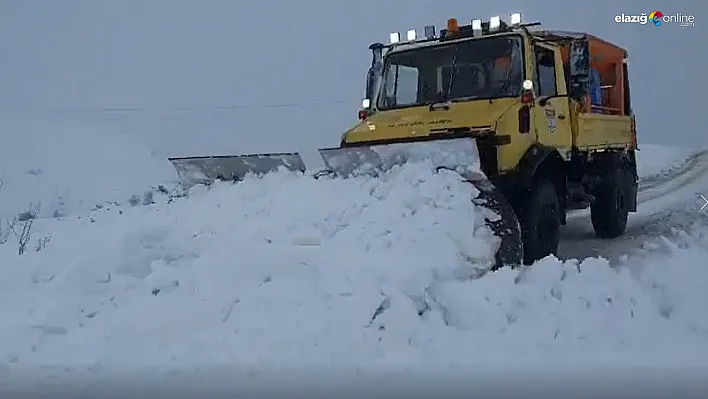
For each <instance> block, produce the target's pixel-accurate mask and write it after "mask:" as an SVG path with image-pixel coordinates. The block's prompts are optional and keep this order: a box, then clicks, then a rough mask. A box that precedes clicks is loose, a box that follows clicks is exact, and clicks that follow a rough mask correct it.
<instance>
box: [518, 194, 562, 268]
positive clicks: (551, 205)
mask: <svg viewBox="0 0 708 399" xmlns="http://www.w3.org/2000/svg"><path fill="white" fill-rule="evenodd" d="M522 201H523V202H524V203H523V205H522V207H521V212H520V213H519V219H520V222H521V237H522V239H523V242H524V264H525V265H530V264H532V263H533V262H535V261H537V260H539V259H542V258H545V257H546V256H548V255H555V254H557V253H558V243H559V242H560V216H561V209H560V203H559V201H558V194H557V192H556V188H555V186H553V184H552V183H551V182H549V181H546V180H541V181H538V182H537V183H536V184H535V186H534V188H533V189H532V190H531V192H530V193H529V196H528V198H527V199H525V200H522Z"/></svg>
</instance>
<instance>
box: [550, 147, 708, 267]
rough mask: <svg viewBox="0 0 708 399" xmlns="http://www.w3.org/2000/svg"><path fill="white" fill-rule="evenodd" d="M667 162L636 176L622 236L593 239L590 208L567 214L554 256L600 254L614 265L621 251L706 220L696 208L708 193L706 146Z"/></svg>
mask: <svg viewBox="0 0 708 399" xmlns="http://www.w3.org/2000/svg"><path fill="white" fill-rule="evenodd" d="M667 166H668V167H666V168H665V169H663V170H652V172H654V173H652V174H651V175H645V177H642V178H641V179H640V182H639V198H638V206H637V212H636V213H632V214H630V216H629V220H628V222H627V231H626V233H625V234H624V235H623V236H622V237H619V238H615V239H612V240H606V239H599V238H595V234H594V232H593V229H592V224H591V223H590V214H589V210H582V211H578V212H575V213H574V214H571V215H569V217H568V224H567V225H566V226H564V227H563V228H562V241H561V245H560V248H559V257H560V258H561V259H585V258H587V257H598V256H600V257H603V258H606V259H609V260H610V261H611V263H613V264H616V263H617V261H618V260H619V259H620V258H621V257H622V256H624V255H627V254H630V253H633V252H636V251H637V250H639V249H641V248H642V246H643V244H644V243H645V242H646V241H647V240H649V239H652V238H656V237H660V236H671V235H673V234H674V232H675V230H683V229H685V228H687V227H689V226H691V224H692V223H694V222H696V221H697V220H701V221H703V223H705V224H706V225H708V223H706V219H707V218H708V209H703V210H701V206H702V205H703V204H704V203H705V202H704V201H702V200H701V197H700V196H701V194H703V195H705V196H708V151H707V150H701V151H696V152H695V153H693V154H691V155H690V156H689V157H688V158H687V159H686V160H685V161H683V162H681V163H677V164H676V165H667ZM647 169H648V168H647ZM640 172H641V170H640Z"/></svg>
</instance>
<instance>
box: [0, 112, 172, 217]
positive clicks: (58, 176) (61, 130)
mask: <svg viewBox="0 0 708 399" xmlns="http://www.w3.org/2000/svg"><path fill="white" fill-rule="evenodd" d="M0 131H2V132H3V133H2V134H3V135H4V136H6V137H7V141H3V145H0V180H1V181H2V183H3V185H2V190H1V192H0V219H1V218H6V219H7V218H11V217H12V216H14V214H16V213H17V212H19V211H21V210H23V209H27V207H28V206H29V204H30V203H34V205H40V206H41V207H40V212H41V214H40V216H41V217H51V216H61V215H67V214H76V213H85V212H87V211H89V210H90V209H91V208H93V207H94V206H96V205H97V204H104V203H105V202H120V203H123V202H126V201H127V200H128V199H130V197H131V196H133V195H134V194H139V195H142V194H143V192H145V190H147V189H149V188H150V187H151V186H153V185H159V184H162V183H169V182H170V181H172V180H174V177H175V172H174V170H173V169H172V167H171V165H170V163H169V162H168V161H167V159H160V158H157V157H155V156H154V155H153V154H152V153H151V151H150V149H148V148H146V147H145V146H144V145H143V144H142V143H141V142H140V141H137V140H135V139H134V138H133V136H131V135H130V134H129V132H122V131H112V130H107V129H106V128H105V126H100V127H99V126H94V125H93V124H92V122H91V119H90V118H85V119H83V120H82V121H81V123H80V124H77V123H76V120H75V119H71V118H67V119H64V118H51V120H45V119H44V118H42V117H41V116H39V115H35V116H33V117H27V116H23V115H21V114H20V115H13V114H5V113H3V114H2V117H0Z"/></svg>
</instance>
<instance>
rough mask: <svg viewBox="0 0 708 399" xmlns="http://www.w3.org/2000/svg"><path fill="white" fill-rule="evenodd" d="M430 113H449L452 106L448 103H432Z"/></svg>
mask: <svg viewBox="0 0 708 399" xmlns="http://www.w3.org/2000/svg"><path fill="white" fill-rule="evenodd" d="M429 110H430V111H449V110H450V105H449V103H447V102H444V103H432V104H430V107H429Z"/></svg>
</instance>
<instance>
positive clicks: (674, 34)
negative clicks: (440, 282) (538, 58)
mask: <svg viewBox="0 0 708 399" xmlns="http://www.w3.org/2000/svg"><path fill="white" fill-rule="evenodd" d="M643 4H647V3H646V2H639V1H636V0H635V1H629V0H624V1H623V0H614V1H612V0H593V1H586V2H580V1H572V0H571V1H569V0H541V1H532V0H524V1H521V0H515V1H514V0H496V1H489V2H475V1H469V0H436V1H421V0H409V1H405V0H385V1H381V0H357V1H343V0H335V1H333V0H261V1H256V2H245V1H237V0H122V1H107V0H0V116H2V115H5V116H8V115H13V116H14V117H17V116H18V115H25V116H27V117H30V115H31V117H32V118H33V119H34V120H35V124H36V121H38V120H39V121H45V122H46V123H47V125H48V126H51V125H52V124H56V123H62V124H64V125H67V124H68V125H71V126H73V125H75V126H76V128H77V129H79V128H85V129H86V128H90V129H113V130H115V131H119V132H123V133H128V134H132V135H135V136H139V137H141V138H144V139H145V140H147V141H148V142H149V144H150V145H151V146H157V147H159V148H160V151H159V152H160V153H162V152H164V153H165V154H171V155H187V154H194V153H199V152H206V151H210V152H214V151H218V152H228V151H266V150H278V151H280V150H292V149H299V148H303V147H309V146H324V145H336V144H337V143H338V139H339V136H340V134H341V132H342V131H343V130H344V129H345V128H347V127H348V125H350V124H351V123H354V122H355V121H356V111H357V107H358V105H359V101H360V98H361V97H362V95H363V94H362V93H363V89H364V77H365V74H366V69H367V67H368V65H369V62H370V59H369V53H368V50H367V46H368V45H369V44H370V43H371V42H373V41H386V40H387V38H388V33H389V32H390V31H392V30H399V31H404V30H406V29H409V28H418V29H422V27H423V26H424V25H426V24H430V23H434V24H436V25H437V26H438V27H439V28H440V27H442V26H443V25H444V23H445V21H446V20H447V18H449V17H456V18H458V19H459V20H461V21H465V20H468V19H472V18H477V17H482V18H488V17H490V16H492V15H497V14H504V15H506V14H508V13H510V12H514V11H520V12H522V13H523V14H524V15H525V18H526V19H533V20H540V21H542V22H543V24H544V26H545V27H547V28H557V29H566V30H582V31H588V32H591V33H593V34H596V35H598V36H600V37H603V38H606V39H608V40H610V41H614V42H617V43H619V44H621V45H623V46H625V47H626V48H627V49H628V51H629V54H630V68H631V70H630V74H631V75H630V76H631V83H632V94H633V100H634V103H635V108H636V112H637V115H638V125H639V129H640V132H639V133H640V135H642V139H643V140H644V141H649V142H655V143H668V144H682V145H692V144H693V143H697V144H703V145H705V144H708V132H706V129H705V128H704V127H703V126H702V124H701V123H699V121H700V122H702V121H703V118H704V116H705V115H706V114H708V110H707V109H706V104H707V103H708V100H707V99H706V97H707V96H708V85H707V84H706V76H705V74H706V72H708V61H707V59H708V56H707V55H706V40H708V4H707V3H706V2H705V1H699V0H687V1H677V0H674V1H667V0H660V1H654V2H650V4H648V5H643ZM653 7H656V8H658V9H659V10H660V11H662V12H663V13H664V14H674V13H677V12H680V13H683V14H690V15H694V17H695V21H696V22H695V25H696V26H695V27H692V28H687V27H678V26H672V25H664V26H661V27H655V26H649V25H643V26H642V25H635V24H617V23H615V21H614V17H615V15H617V14H620V13H627V14H639V13H649V12H651V11H653V10H654V8H653ZM311 102H319V103H320V104H318V105H304V106H299V107H281V108H277V107H269V106H273V105H277V104H290V103H311ZM224 105H226V106H243V107H244V108H237V109H216V110H210V111H205V110H199V111H194V110H193V111H181V112H174V111H171V110H172V109H174V108H179V107H196V108H205V109H206V108H210V107H214V106H224ZM110 107H128V108H139V109H142V110H141V111H140V112H126V113H106V112H102V111H101V108H110ZM58 108H63V109H71V111H70V112H68V111H67V112H62V111H58V110H57V109H58ZM29 109H35V111H32V112H30V111H28V110H29ZM14 117H13V118H12V119H13V120H14V119H16V118H14ZM15 134H21V128H18V129H17V130H13V131H10V130H6V129H5V130H2V131H0V138H2V141H0V145H4V144H5V143H7V141H6V140H8V139H9V140H11V137H12V136H13V135H15ZM274 147H275V148H274Z"/></svg>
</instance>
